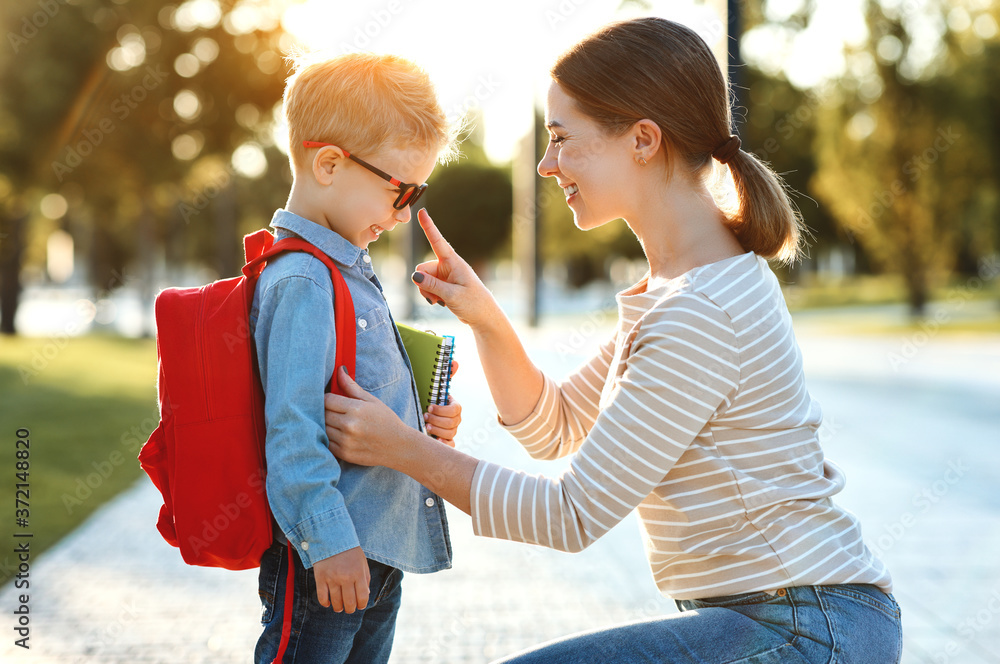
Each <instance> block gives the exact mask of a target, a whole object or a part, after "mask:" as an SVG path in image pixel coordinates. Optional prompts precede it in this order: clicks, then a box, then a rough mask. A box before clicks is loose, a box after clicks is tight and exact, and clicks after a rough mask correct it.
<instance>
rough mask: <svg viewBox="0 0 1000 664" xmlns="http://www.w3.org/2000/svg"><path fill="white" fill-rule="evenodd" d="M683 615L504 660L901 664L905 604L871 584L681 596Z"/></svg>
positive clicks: (548, 663) (531, 663) (526, 663)
mask: <svg viewBox="0 0 1000 664" xmlns="http://www.w3.org/2000/svg"><path fill="white" fill-rule="evenodd" d="M676 603H677V607H678V608H679V609H680V610H681V613H678V614H674V615H671V616H668V617H664V618H658V619H655V620H647V621H642V622H637V623H630V624H626V625H621V626H618V627H611V628H608V629H601V630H596V631H593V632H586V633H583V634H577V635H574V636H568V637H566V638H563V639H559V640H557V641H552V642H550V643H547V644H543V645H541V646H538V647H536V648H532V649H531V650H528V651H525V652H523V653H520V654H517V655H512V656H511V657H509V658H507V659H504V660H502V662H504V663H506V664H512V663H515V662H516V663H517V664H577V663H579V664H583V663H584V662H588V663H590V662H628V663H629V664H639V663H641V662H656V663H657V664H667V663H671V664H673V663H678V664H695V663H697V664H771V663H772V662H774V663H777V662H782V663H785V662H789V663H795V664H835V663H836V664H896V663H897V662H899V659H900V654H901V651H902V627H901V622H900V613H899V605H898V604H896V600H895V599H893V597H892V595H887V594H885V593H883V592H882V591H881V590H879V589H878V588H876V587H875V586H870V585H833V586H799V587H793V588H785V589H782V590H779V591H778V592H777V594H774V595H770V594H768V593H765V592H754V593H746V594H742V595H731V596H728V597H713V598H709V599H704V600H678V601H677V602H676Z"/></svg>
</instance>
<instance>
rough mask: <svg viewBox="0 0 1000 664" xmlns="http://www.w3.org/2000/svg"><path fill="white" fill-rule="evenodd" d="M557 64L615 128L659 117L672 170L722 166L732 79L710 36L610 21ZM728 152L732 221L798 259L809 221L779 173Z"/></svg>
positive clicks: (648, 20)
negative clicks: (717, 162)
mask: <svg viewBox="0 0 1000 664" xmlns="http://www.w3.org/2000/svg"><path fill="white" fill-rule="evenodd" d="M551 74H552V78H553V79H554V80H555V81H556V82H557V83H559V85H560V87H561V88H562V89H563V91H564V92H566V93H567V94H568V95H569V96H570V97H572V98H573V99H574V101H575V102H576V104H577V106H578V108H579V109H580V110H581V111H582V112H583V113H584V114H585V115H588V116H589V117H591V118H593V119H594V120H595V121H596V122H597V123H598V124H599V125H600V126H602V127H603V128H604V129H605V131H607V132H609V133H612V134H620V133H622V132H624V131H626V130H627V129H629V128H630V127H631V126H632V125H633V124H634V123H636V122H637V121H639V120H642V119H649V120H652V121H653V122H655V123H656V124H657V126H659V128H660V131H661V133H662V135H663V148H664V150H665V151H666V155H667V164H668V174H669V173H671V172H672V169H673V168H674V167H675V165H676V164H682V165H684V166H685V167H686V170H687V172H688V173H690V174H692V175H695V176H699V177H705V176H706V175H708V174H709V173H711V172H715V171H714V169H712V168H710V166H711V164H712V153H713V152H716V153H717V154H724V153H726V152H728V151H729V150H725V149H723V150H720V148H723V146H725V145H726V142H727V141H729V140H730V126H731V125H732V114H731V111H730V107H729V95H728V90H727V88H726V82H725V80H724V79H723V77H722V71H721V70H720V68H719V63H718V62H717V61H716V59H715V56H714V55H713V54H712V51H711V50H710V49H709V47H708V45H707V44H706V43H705V41H704V40H703V39H702V38H701V37H699V36H698V34H697V33H695V32H694V31H693V30H691V29H690V28H688V27H685V26H683V25H680V24H678V23H674V22H672V21H668V20H666V19H662V18H656V17H645V18H638V19H633V20H629V21H620V22H617V23H612V24H610V25H607V26H605V27H604V28H602V29H600V30H598V31H597V32H595V33H594V34H592V35H591V36H589V37H587V38H585V39H584V40H583V41H581V42H579V43H578V44H576V45H575V46H573V47H572V48H571V49H570V50H569V51H567V52H566V53H565V54H563V55H562V56H561V57H560V58H559V60H557V61H556V64H555V66H554V67H553V68H552V71H551ZM734 143H736V142H735V141H734V142H733V143H730V144H729V146H728V147H730V148H732V147H734V145H733V144H734ZM726 157H729V155H728V154H727V155H725V157H723V158H724V159H725V160H726V162H727V163H728V165H729V169H730V172H731V173H732V177H733V183H734V184H735V186H736V195H737V200H736V201H727V200H726V196H725V195H724V194H723V192H722V188H721V187H720V186H719V184H720V183H719V182H716V183H714V186H713V197H714V198H715V199H716V203H717V204H718V205H719V208H720V209H721V210H722V212H723V214H724V215H725V218H726V223H727V225H728V226H729V227H730V228H731V229H732V230H733V232H734V233H735V234H736V237H737V238H738V239H739V241H740V244H741V245H742V246H743V248H744V249H746V250H747V251H753V252H755V253H757V254H759V255H760V256H763V257H764V258H768V259H773V258H776V259H778V260H781V261H783V262H786V263H791V262H793V261H794V260H795V259H796V258H798V256H799V254H800V252H801V246H800V245H801V237H802V234H803V233H802V228H803V226H802V221H801V219H800V218H799V216H798V214H797V213H796V211H795V210H794V209H793V207H792V204H791V201H790V200H789V198H788V194H787V192H786V191H785V186H784V183H783V182H782V180H781V178H780V177H779V176H778V175H777V174H776V173H774V172H773V171H772V170H771V169H770V168H769V167H768V166H767V165H765V164H763V163H762V162H760V161H759V160H758V159H757V158H756V157H754V156H753V155H751V154H749V153H747V152H744V151H742V150H737V151H736V152H735V154H733V155H732V156H731V158H726ZM730 198H731V197H730Z"/></svg>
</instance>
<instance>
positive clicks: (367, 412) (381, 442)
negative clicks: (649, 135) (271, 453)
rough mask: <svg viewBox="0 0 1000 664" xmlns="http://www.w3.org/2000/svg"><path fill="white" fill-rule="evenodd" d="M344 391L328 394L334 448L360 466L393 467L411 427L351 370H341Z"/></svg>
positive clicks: (339, 377)
mask: <svg viewBox="0 0 1000 664" xmlns="http://www.w3.org/2000/svg"><path fill="white" fill-rule="evenodd" d="M337 382H338V383H339V385H340V389H341V391H342V392H343V396H341V395H339V394H327V395H326V397H325V399H324V406H325V407H326V435H327V437H328V438H329V439H330V451H331V452H333V454H334V456H336V457H337V458H338V459H340V460H341V461H347V462H348V463H356V464H358V465H360V466H388V467H390V468H391V467H393V461H394V460H395V456H394V452H398V451H399V450H398V447H399V441H401V440H402V439H403V438H404V435H405V433H407V431H408V430H409V427H407V426H406V425H405V424H403V422H402V420H400V419H399V416H397V415H396V413H394V412H393V411H392V409H391V408H389V407H388V406H386V405H385V404H384V403H382V402H381V401H379V400H378V399H377V398H375V397H373V396H372V395H371V394H369V393H368V392H365V390H364V389H363V388H362V387H361V386H360V385H358V384H357V383H355V382H354V381H353V380H352V379H351V377H350V376H348V375H347V371H346V370H345V369H344V368H343V367H341V368H339V369H337Z"/></svg>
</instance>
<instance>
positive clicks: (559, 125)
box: [545, 120, 565, 129]
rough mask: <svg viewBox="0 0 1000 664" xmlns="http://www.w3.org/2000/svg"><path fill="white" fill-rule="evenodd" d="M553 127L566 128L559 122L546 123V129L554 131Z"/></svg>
mask: <svg viewBox="0 0 1000 664" xmlns="http://www.w3.org/2000/svg"><path fill="white" fill-rule="evenodd" d="M553 127H560V128H565V127H564V126H563V123H561V122H559V121H558V120H549V121H548V122H546V123H545V128H546V129H552V128H553Z"/></svg>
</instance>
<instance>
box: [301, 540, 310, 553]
mask: <svg viewBox="0 0 1000 664" xmlns="http://www.w3.org/2000/svg"><path fill="white" fill-rule="evenodd" d="M300 546H301V547H302V550H303V551H308V550H309V542H303V543H302V544H301V545H300Z"/></svg>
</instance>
